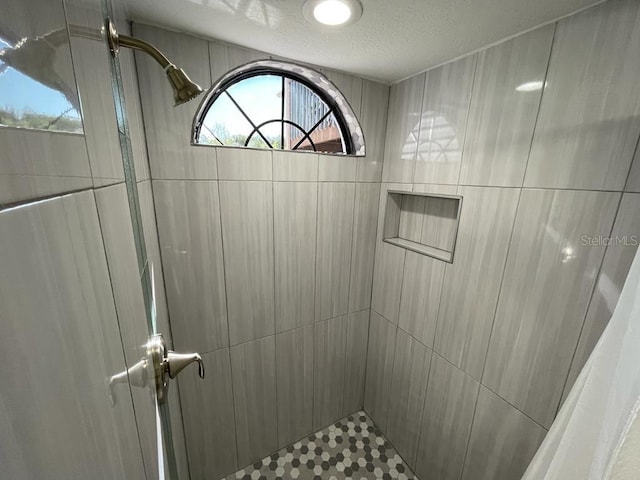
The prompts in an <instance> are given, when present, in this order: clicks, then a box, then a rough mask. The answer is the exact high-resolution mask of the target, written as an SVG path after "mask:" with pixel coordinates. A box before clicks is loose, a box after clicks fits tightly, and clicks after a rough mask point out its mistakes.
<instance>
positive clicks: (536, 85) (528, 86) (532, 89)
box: [516, 80, 547, 92]
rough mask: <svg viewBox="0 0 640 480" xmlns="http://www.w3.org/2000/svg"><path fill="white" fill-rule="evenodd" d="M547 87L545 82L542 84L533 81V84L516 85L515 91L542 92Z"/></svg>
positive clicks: (539, 81)
mask: <svg viewBox="0 0 640 480" xmlns="http://www.w3.org/2000/svg"><path fill="white" fill-rule="evenodd" d="M546 86H547V82H543V81H542V80H534V81H533V82H525V83H523V84H522V85H518V86H517V87H516V90H517V91H518V92H536V91H538V90H542V89H543V88H544V87H546Z"/></svg>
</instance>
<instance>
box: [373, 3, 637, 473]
mask: <svg viewBox="0 0 640 480" xmlns="http://www.w3.org/2000/svg"><path fill="white" fill-rule="evenodd" d="M639 50H640V4H638V2H635V1H632V0H612V1H609V2H607V3H604V4H601V5H599V6H596V7H592V8H590V9H588V10H586V11H583V12H581V13H578V14H576V15H573V16H571V17H568V18H565V19H562V20H560V21H559V22H557V23H555V24H553V25H548V26H545V27H542V28H539V29H537V30H534V31H531V32H528V33H526V34H523V35H521V36H518V37H516V38H513V39H511V40H509V41H506V42H504V43H501V44H499V45H496V46H494V47H491V48H488V49H486V50H483V51H481V52H479V53H476V54H473V55H470V56H468V57H465V58H463V59H461V60H457V61H454V62H451V63H449V64H446V65H444V66H441V67H438V68H435V69H432V70H429V71H427V72H426V73H422V74H420V75H417V76H415V77H412V78H410V79H408V80H406V81H404V82H401V83H399V84H397V85H393V86H392V87H391V95H390V98H391V101H390V105H389V119H388V131H387V141H386V146H385V156H384V170H383V175H382V178H383V183H382V186H381V193H380V215H381V216H382V215H383V212H384V205H385V201H386V191H387V190H389V189H402V190H406V191H412V190H413V191H421V192H423V191H431V192H440V193H454V194H458V195H461V196H462V197H463V207H462V212H461V218H460V229H459V234H458V242H457V246H456V252H455V257H454V262H453V264H444V263H442V262H440V261H438V260H434V259H430V258H427V257H420V255H417V254H414V253H412V252H408V251H405V250H403V249H401V248H399V247H395V246H392V245H388V244H385V243H383V242H382V241H381V231H380V227H381V220H379V222H378V236H377V240H376V242H377V245H376V262H375V269H374V285H373V298H372V304H371V305H372V306H371V308H372V312H371V328H370V334H369V348H368V358H367V374H366V389H365V399H364V406H365V410H367V412H368V413H370V414H371V415H372V417H373V418H374V420H375V421H376V422H377V423H378V425H379V426H380V427H381V428H382V429H383V430H384V431H385V432H386V433H387V435H388V436H389V438H390V440H391V442H392V443H394V445H395V446H396V448H397V449H398V450H399V452H400V454H401V455H402V456H403V457H404V459H405V460H406V461H407V462H409V464H410V465H411V467H413V468H414V469H415V471H416V473H417V474H418V476H419V477H420V478H423V479H426V478H428V479H433V480H460V479H474V480H478V479H487V480H514V479H516V478H520V476H521V475H522V473H523V472H524V470H525V469H526V466H527V464H528V462H529V460H530V459H531V458H532V456H533V455H534V453H535V451H536V448H537V446H538V445H539V443H540V442H541V441H542V439H543V438H544V435H545V433H546V431H547V429H548V428H549V426H550V425H551V423H552V421H553V418H554V416H555V415H556V413H557V410H558V408H559V405H560V403H561V401H562V399H563V398H564V396H566V394H567V392H568V390H569V389H570V388H571V385H572V383H573V381H574V380H575V378H576V376H577V374H578V372H579V371H580V368H581V367H582V365H583V364H584V362H585V361H586V358H587V357H588V355H589V353H590V351H591V349H592V348H593V346H594V345H595V342H596V341H597V339H598V337H599V335H600V334H601V333H602V331H603V329H604V328H605V326H606V324H607V322H608V320H609V318H610V316H611V313H612V310H613V308H614V307H615V304H616V302H617V298H618V295H619V292H620V289H621V287H622V285H623V283H624V280H625V277H626V274H627V271H628V269H629V266H630V263H631V260H632V259H633V256H634V254H635V251H636V248H637V246H636V245H637V241H638V237H637V236H638V235H640V213H639V212H640V210H639V209H638V206H639V203H638V202H640V197H639V196H638V194H637V193H632V192H638V191H639V190H638V188H637V184H638V182H637V179H638V178H639V176H638V175H637V174H636V172H637V171H638V168H639V167H638V163H639V162H640V158H638V157H639V155H638V154H637V153H636V158H635V161H634V158H633V157H634V151H635V150H636V146H637V142H638V137H639V134H640V89H638V88H637V79H638V78H639V76H640V57H638V56H637V54H636V52H637V51H639ZM543 86H544V88H543ZM630 172H631V173H630ZM627 177H628V180H627ZM422 228H423V233H424V229H428V228H429V225H428V223H425V225H423V227H422ZM609 238H613V240H612V241H610V240H607V239H609Z"/></svg>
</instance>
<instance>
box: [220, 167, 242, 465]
mask: <svg viewBox="0 0 640 480" xmlns="http://www.w3.org/2000/svg"><path fill="white" fill-rule="evenodd" d="M217 168H218V162H217V161H216V173H217ZM215 183H216V187H217V190H218V222H219V224H220V250H221V253H222V277H223V281H224V303H225V310H226V314H227V342H228V345H229V347H228V349H229V350H228V354H229V375H230V377H231V400H232V402H233V405H232V407H233V431H234V433H235V443H236V469H238V468H240V467H239V465H240V463H239V458H240V447H239V445H238V432H237V430H238V415H237V413H236V391H235V387H234V385H233V361H232V358H231V349H232V348H233V347H235V346H236V345H233V346H232V345H231V325H230V322H229V294H228V292H227V290H228V289H227V266H226V262H225V257H226V256H225V253H224V234H223V228H222V196H221V195H220V187H221V185H220V181H219V180H215Z"/></svg>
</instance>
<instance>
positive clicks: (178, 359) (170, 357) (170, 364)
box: [165, 350, 204, 378]
mask: <svg viewBox="0 0 640 480" xmlns="http://www.w3.org/2000/svg"><path fill="white" fill-rule="evenodd" d="M193 362H198V375H200V378H204V362H203V361H202V357H201V356H200V354H198V353H176V352H173V351H171V350H169V351H168V352H167V356H166V357H165V364H166V368H167V373H168V374H169V378H176V376H177V375H178V374H179V373H180V372H181V371H182V370H183V369H184V368H186V367H188V366H189V365H191V364H192V363H193Z"/></svg>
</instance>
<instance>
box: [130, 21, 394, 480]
mask: <svg viewBox="0 0 640 480" xmlns="http://www.w3.org/2000/svg"><path fill="white" fill-rule="evenodd" d="M134 32H135V35H136V36H139V37H141V38H144V39H146V40H148V41H151V42H152V43H153V44H155V45H157V46H158V47H159V48H160V49H161V50H162V51H163V52H164V53H165V54H166V55H167V56H168V57H169V58H170V59H171V60H172V61H174V62H175V63H176V64H177V65H179V66H180V67H182V68H184V69H185V71H187V72H188V73H189V75H190V76H191V78H192V79H194V80H195V81H196V82H198V83H199V84H200V85H202V86H203V87H205V88H207V87H209V86H210V85H211V84H212V82H215V81H216V80H217V79H218V78H219V77H220V76H222V75H223V74H225V73H227V72H228V71H229V70H231V69H232V68H235V67H237V66H239V65H242V64H244V63H247V62H249V61H251V60H257V59H264V58H268V57H269V56H268V55H267V54H264V53H261V52H256V51H251V50H245V49H241V48H238V47H234V46H230V45H225V44H222V43H218V42H214V41H208V40H205V39H202V38H196V37H192V36H188V35H185V34H178V33H174V32H169V31H166V30H162V29H159V28H155V27H150V26H146V25H141V24H135V25H134ZM136 60H137V66H138V74H139V82H140V85H141V86H142V87H141V89H140V90H141V95H142V97H141V98H142V106H143V114H144V122H145V130H146V135H147V143H148V148H149V159H150V169H151V176H152V179H153V194H154V198H155V202H156V213H157V222H158V228H159V233H160V243H161V250H162V261H163V266H164V269H165V281H166V288H167V298H168V305H169V313H170V317H171V326H172V331H173V338H174V344H175V347H176V349H177V350H179V351H197V352H200V353H201V354H202V355H203V358H204V362H205V365H206V369H207V376H206V378H205V379H204V380H201V379H199V378H197V375H196V374H195V373H194V372H193V371H190V370H187V371H185V372H184V373H182V374H181V376H180V378H179V385H180V394H181V399H182V406H183V419H184V427H185V432H186V443H187V450H188V456H189V460H190V468H191V478H193V479H200V478H218V477H221V476H222V475H224V474H228V473H231V472H234V471H236V470H237V469H238V468H241V467H244V466H246V465H248V464H249V463H251V462H253V461H255V460H257V459H260V458H262V457H263V456H265V455H268V454H270V453H272V452H274V451H276V450H277V449H278V448H280V447H282V446H285V445H287V444H289V443H292V442H294V441H296V440H298V439H300V438H301V437H304V436H305V435H307V434H309V433H311V432H312V431H314V430H316V429H319V428H321V427H324V426H326V425H328V424H330V423H332V422H334V421H335V420H337V419H339V418H341V417H343V416H345V415H346V414H349V413H353V412H355V411H357V410H359V409H361V408H362V404H363V396H364V379H365V362H366V348H367V337H368V329H369V313H370V311H369V309H370V299H371V286H372V281H373V262H374V249H375V234H376V222H377V214H378V199H379V191H380V179H381V174H382V155H383V149H384V138H385V127H386V118H387V105H388V96H389V87H387V86H385V85H381V84H377V83H375V82H371V81H367V80H363V79H361V78H356V77H352V76H349V75H345V74H341V73H337V72H332V71H324V73H325V75H327V76H328V77H329V78H330V79H331V80H332V81H334V82H335V83H336V84H337V86H338V87H339V88H340V89H341V90H342V92H343V93H344V94H345V96H346V98H347V100H348V101H349V103H350V104H351V106H352V108H353V110H354V111H355V112H356V114H357V115H358V117H359V118H360V119H361V123H362V126H363V130H364V134H365V137H366V140H367V156H366V157H361V158H355V157H344V156H331V155H318V154H313V153H294V152H281V151H270V150H269V151H264V150H251V149H237V148H224V147H220V148H217V147H194V146H191V145H190V131H191V124H192V121H193V116H194V114H195V110H196V108H197V106H198V101H197V100H196V101H195V102H191V103H189V104H186V105H183V106H180V107H176V108H173V107H172V106H170V105H169V104H168V102H167V101H166V99H167V98H169V97H170V95H171V92H170V90H169V86H168V84H167V83H166V81H165V79H164V78H163V75H162V72H161V71H160V70H159V68H158V67H157V65H155V64H154V63H153V62H152V61H149V59H148V58H146V57H143V56H137V57H136Z"/></svg>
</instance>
